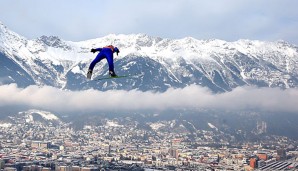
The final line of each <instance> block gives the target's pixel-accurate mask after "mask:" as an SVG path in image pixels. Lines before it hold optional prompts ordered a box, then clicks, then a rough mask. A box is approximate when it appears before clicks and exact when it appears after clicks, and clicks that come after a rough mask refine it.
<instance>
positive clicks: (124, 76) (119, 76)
mask: <svg viewBox="0 0 298 171" xmlns="http://www.w3.org/2000/svg"><path fill="white" fill-rule="evenodd" d="M138 76H140V75H139V74H131V75H118V76H115V77H111V76H106V77H99V78H98V77H97V78H95V79H93V81H99V80H108V79H117V78H126V77H138Z"/></svg>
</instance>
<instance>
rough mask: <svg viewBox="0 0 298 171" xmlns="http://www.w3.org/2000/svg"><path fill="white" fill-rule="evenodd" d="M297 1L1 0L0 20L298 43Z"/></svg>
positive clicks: (34, 32)
mask: <svg viewBox="0 0 298 171" xmlns="http://www.w3.org/2000/svg"><path fill="white" fill-rule="evenodd" d="M297 6H298V1H296V0H210V1H208V0H42V1H41V0H26V1H24V0H1V1H0V21H1V22H2V23H3V24H4V25H6V26H7V27H8V28H9V29H11V30H13V31H15V32H17V33H18V34H20V35H22V36H25V37H27V38H29V39H34V38H37V37H40V36H42V35H47V36H51V35H53V36H59V37H61V38H62V39H64V40H71V41H82V40H88V39H93V38H98V37H103V36H105V35H108V34H137V33H144V34H147V35H150V36H154V37H162V38H171V39H179V38H183V37H194V38H196V39H222V40H226V41H236V40H239V39H251V40H264V41H277V40H284V41H287V42H289V43H292V44H296V45H298V32H297V30H298V10H297Z"/></svg>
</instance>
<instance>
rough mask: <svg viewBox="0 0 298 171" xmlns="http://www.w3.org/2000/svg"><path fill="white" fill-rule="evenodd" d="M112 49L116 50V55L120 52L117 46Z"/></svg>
mask: <svg viewBox="0 0 298 171" xmlns="http://www.w3.org/2000/svg"><path fill="white" fill-rule="evenodd" d="M114 51H115V52H116V54H117V56H118V53H120V51H119V49H118V48H117V47H115V48H114Z"/></svg>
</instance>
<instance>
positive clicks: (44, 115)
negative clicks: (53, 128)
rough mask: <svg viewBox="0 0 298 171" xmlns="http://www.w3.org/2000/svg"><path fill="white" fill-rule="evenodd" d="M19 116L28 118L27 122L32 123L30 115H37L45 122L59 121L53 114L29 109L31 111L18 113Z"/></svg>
mask: <svg viewBox="0 0 298 171" xmlns="http://www.w3.org/2000/svg"><path fill="white" fill-rule="evenodd" d="M19 114H20V115H27V116H28V118H27V119H26V121H27V122H32V121H34V119H33V116H32V114H38V115H40V116H41V117H42V118H43V119H45V120H49V121H51V120H55V121H59V118H58V117H57V116H56V115H55V114H53V113H51V112H47V111H41V110H35V109H31V110H28V111H25V112H20V113H19Z"/></svg>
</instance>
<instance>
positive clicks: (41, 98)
mask: <svg viewBox="0 0 298 171" xmlns="http://www.w3.org/2000/svg"><path fill="white" fill-rule="evenodd" d="M82 99H84V100H82ZM297 99H298V89H287V90H281V89H279V88H255V87H238V88H236V89H234V90H232V91H231V92H226V93H221V94H213V93H211V91H209V90H208V89H207V88H202V87H200V86H197V85H191V86H188V87H185V88H182V89H168V90H167V91H166V92H163V93H153V92H150V91H148V92H141V91H136V90H131V91H125V90H110V91H105V92H102V91H98V90H94V89H89V90H82V91H63V90H60V89H58V88H54V87H49V86H43V87H39V86H35V85H33V86H29V87H27V88H18V87H17V86H16V84H10V85H1V86H0V108H1V107H5V106H18V105H19V106H28V107H31V108H35V109H44V110H51V111H56V112H75V111H85V112H86V111H114V110H119V111H131V110H133V111H138V110H156V111H160V110H167V109H202V108H209V109H220V110H230V111H231V110H251V109H255V110H259V111H266V112H295V113H297V112H298V105H297ZM103 101H104V102H103ZM115 104H116V106H117V107H116V108H115Z"/></svg>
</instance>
